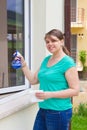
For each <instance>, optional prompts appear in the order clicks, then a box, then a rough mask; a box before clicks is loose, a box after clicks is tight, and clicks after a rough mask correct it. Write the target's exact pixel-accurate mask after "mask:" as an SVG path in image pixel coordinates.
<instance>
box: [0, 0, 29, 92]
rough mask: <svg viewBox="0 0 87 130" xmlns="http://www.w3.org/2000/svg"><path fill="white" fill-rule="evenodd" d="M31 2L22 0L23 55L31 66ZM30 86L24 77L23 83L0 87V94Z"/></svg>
mask: <svg viewBox="0 0 87 130" xmlns="http://www.w3.org/2000/svg"><path fill="white" fill-rule="evenodd" d="M30 6H31V2H30V0H24V46H25V48H24V55H25V60H26V62H27V65H28V66H29V67H30V68H31V28H30V27H31V26H30V23H31V22H30V19H31V15H30V14H31V9H30ZM28 43H29V44H28ZM29 87H30V84H29V81H28V80H27V79H26V78H25V84H24V85H21V86H14V87H10V86H9V87H7V88H0V94H4V93H10V92H16V91H21V90H25V89H27V88H29Z"/></svg>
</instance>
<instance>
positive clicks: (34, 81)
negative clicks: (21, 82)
mask: <svg viewBox="0 0 87 130" xmlns="http://www.w3.org/2000/svg"><path fill="white" fill-rule="evenodd" d="M15 59H21V64H22V71H23V73H24V75H25V77H26V78H27V79H28V80H29V82H30V84H32V85H34V84H38V83H39V81H38V77H37V74H38V71H39V69H38V70H37V71H36V72H35V73H33V72H31V70H30V69H29V68H28V66H27V64H26V61H25V60H24V57H23V56H22V55H21V54H20V55H18V56H17V57H15Z"/></svg>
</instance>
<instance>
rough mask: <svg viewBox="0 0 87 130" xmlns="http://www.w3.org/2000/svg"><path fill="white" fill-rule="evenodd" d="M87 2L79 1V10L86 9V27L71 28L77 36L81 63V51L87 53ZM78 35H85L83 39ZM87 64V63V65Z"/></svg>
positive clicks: (86, 0) (85, 0)
mask: <svg viewBox="0 0 87 130" xmlns="http://www.w3.org/2000/svg"><path fill="white" fill-rule="evenodd" d="M86 2H87V0H84V1H82V0H77V8H84V26H83V27H82V28H79V27H77V28H71V33H72V34H77V61H78V62H79V51H80V50H86V51H87V6H86ZM78 34H83V38H81V37H80V36H79V35H78ZM86 64H87V63H86Z"/></svg>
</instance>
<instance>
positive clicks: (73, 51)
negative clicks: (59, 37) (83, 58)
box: [71, 35, 77, 61]
mask: <svg viewBox="0 0 87 130" xmlns="http://www.w3.org/2000/svg"><path fill="white" fill-rule="evenodd" d="M76 50H77V35H71V56H72V57H73V59H74V60H75V61H76Z"/></svg>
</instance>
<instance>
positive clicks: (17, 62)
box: [11, 51, 22, 69]
mask: <svg viewBox="0 0 87 130" xmlns="http://www.w3.org/2000/svg"><path fill="white" fill-rule="evenodd" d="M19 55H20V53H19V52H18V51H15V53H14V54H13V58H14V60H13V61H12V63H11V66H12V68H13V69H20V68H21V67H22V64H21V59H20V58H17V59H15V57H18V56H19Z"/></svg>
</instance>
